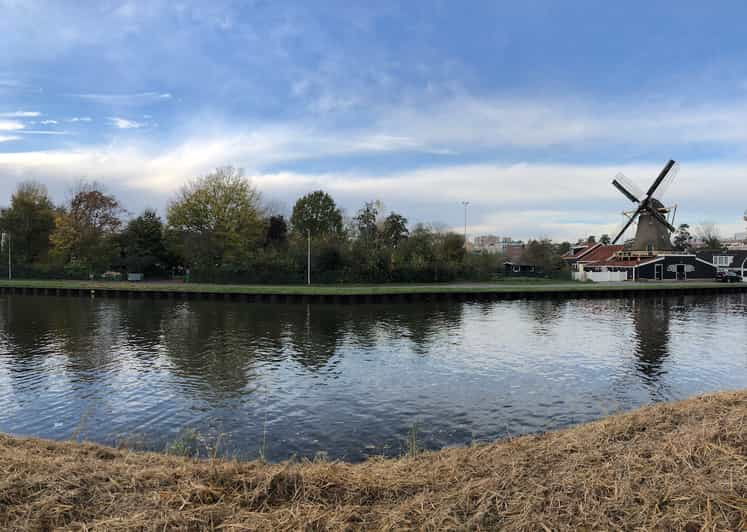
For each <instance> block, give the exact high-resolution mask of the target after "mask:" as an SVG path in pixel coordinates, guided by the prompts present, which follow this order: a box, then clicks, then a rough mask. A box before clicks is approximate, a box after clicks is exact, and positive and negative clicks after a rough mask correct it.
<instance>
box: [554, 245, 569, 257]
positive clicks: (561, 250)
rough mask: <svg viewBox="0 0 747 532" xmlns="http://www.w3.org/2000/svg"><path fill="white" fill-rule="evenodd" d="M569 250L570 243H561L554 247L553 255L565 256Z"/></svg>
mask: <svg viewBox="0 0 747 532" xmlns="http://www.w3.org/2000/svg"><path fill="white" fill-rule="evenodd" d="M570 250H571V243H570V242H561V243H560V244H558V245H557V246H556V247H555V253H557V254H558V255H565V254H566V253H568V252H569V251H570Z"/></svg>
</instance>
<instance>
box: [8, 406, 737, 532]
mask: <svg viewBox="0 0 747 532" xmlns="http://www.w3.org/2000/svg"><path fill="white" fill-rule="evenodd" d="M746 422H747V392H738V393H722V394H716V395H710V396H704V397H699V398H694V399H690V400H687V401H683V402H679V403H674V404H661V405H657V406H652V407H647V408H643V409H640V410H637V411H634V412H631V413H628V414H623V415H617V416H612V417H610V418H607V419H604V420H601V421H598V422H595V423H590V424H586V425H582V426H579V427H576V428H572V429H569V430H563V431H559V432H552V433H547V434H544V435H538V436H526V437H520V438H516V439H511V440H504V441H499V442H497V443H493V444H488V445H478V446H474V447H467V448H455V449H446V450H443V451H439V452H433V453H425V454H422V455H419V456H416V457H414V458H402V459H397V460H392V459H380V460H370V461H368V462H365V463H362V464H346V463H330V462H323V461H322V462H314V463H309V462H302V463H282V464H263V463H260V462H243V463H241V462H235V461H222V460H213V461H193V460H189V459H185V458H177V457H170V456H165V455H159V454H153V453H134V452H128V451H126V450H117V449H111V448H106V447H101V446H97V445H91V444H83V445H79V444H75V443H59V442H50V441H42V440H34V439H19V438H12V437H8V436H0V471H2V472H3V475H2V477H0V529H3V530H29V529H50V528H56V527H63V528H73V529H81V530H125V529H127V530H129V529H144V530H163V529H164V528H167V529H168V528H175V529H180V530H188V529H189V530H207V529H218V528H219V529H221V530H309V529H311V530H382V529H383V530H394V529H412V528H417V529H423V530H454V529H460V530H463V529H467V530H497V529H503V530H559V529H583V530H613V529H626V530H640V529H646V530H650V529H665V530H688V531H690V530H700V529H705V530H724V529H729V530H737V529H744V528H745V527H747V423H746Z"/></svg>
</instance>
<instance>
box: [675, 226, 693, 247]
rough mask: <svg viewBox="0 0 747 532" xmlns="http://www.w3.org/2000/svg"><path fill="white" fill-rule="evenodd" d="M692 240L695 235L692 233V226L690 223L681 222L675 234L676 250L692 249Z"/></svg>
mask: <svg viewBox="0 0 747 532" xmlns="http://www.w3.org/2000/svg"><path fill="white" fill-rule="evenodd" d="M692 241H693V237H692V235H691V234H690V226H689V225H688V224H680V226H679V227H678V228H677V232H676V233H675V235H674V243H673V244H674V250H675V251H690V249H691V248H692V245H693V243H692Z"/></svg>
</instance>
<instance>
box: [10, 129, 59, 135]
mask: <svg viewBox="0 0 747 532" xmlns="http://www.w3.org/2000/svg"><path fill="white" fill-rule="evenodd" d="M21 133H23V134H24V135H69V134H70V133H69V132H68V131H54V130H49V129H24V130H23V131H21Z"/></svg>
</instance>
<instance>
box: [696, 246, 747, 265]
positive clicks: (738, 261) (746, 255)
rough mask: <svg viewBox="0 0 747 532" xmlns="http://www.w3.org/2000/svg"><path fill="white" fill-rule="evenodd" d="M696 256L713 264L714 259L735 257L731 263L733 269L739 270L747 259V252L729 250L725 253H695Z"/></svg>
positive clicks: (709, 251) (710, 251)
mask: <svg viewBox="0 0 747 532" xmlns="http://www.w3.org/2000/svg"><path fill="white" fill-rule="evenodd" d="M695 256H696V257H698V258H699V259H701V260H704V261H706V262H710V263H713V257H723V256H727V257H734V260H733V261H732V263H731V267H733V268H738V267H741V266H742V262H744V260H745V259H747V250H744V249H727V250H725V251H713V250H708V251H697V250H696V251H695Z"/></svg>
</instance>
